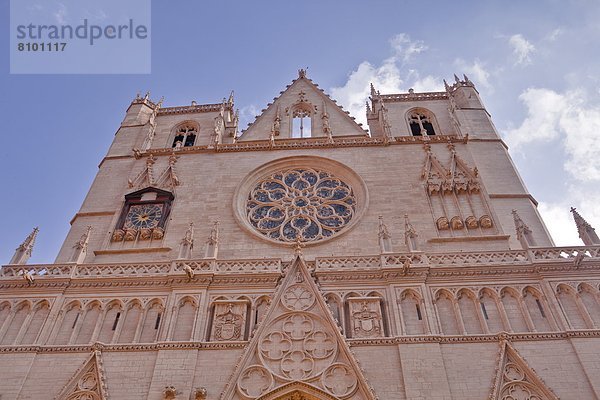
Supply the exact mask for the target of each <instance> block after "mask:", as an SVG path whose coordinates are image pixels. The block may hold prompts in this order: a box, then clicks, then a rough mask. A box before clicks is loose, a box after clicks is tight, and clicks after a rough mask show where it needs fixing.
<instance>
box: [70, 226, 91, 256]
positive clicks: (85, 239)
mask: <svg viewBox="0 0 600 400" xmlns="http://www.w3.org/2000/svg"><path fill="white" fill-rule="evenodd" d="M91 232H92V226H91V225H90V226H88V227H87V228H86V231H85V232H84V234H83V235H81V237H80V238H79V240H78V241H77V242H75V245H74V246H73V255H72V256H71V262H74V263H77V264H81V263H82V262H83V261H84V260H85V256H86V254H87V248H88V243H89V241H90V233H91Z"/></svg>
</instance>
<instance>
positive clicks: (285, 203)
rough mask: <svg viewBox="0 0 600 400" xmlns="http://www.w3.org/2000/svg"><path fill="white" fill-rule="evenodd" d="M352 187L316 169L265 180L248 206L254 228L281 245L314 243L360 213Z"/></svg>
mask: <svg viewBox="0 0 600 400" xmlns="http://www.w3.org/2000/svg"><path fill="white" fill-rule="evenodd" d="M356 204H357V202H356V198H355V195H354V192H353V189H352V187H351V186H350V184H348V183H346V182H345V181H343V180H342V179H341V178H339V177H337V176H335V175H334V174H332V173H330V172H327V171H324V170H321V169H316V168H288V169H284V170H279V171H277V172H274V173H272V174H271V175H268V176H266V177H264V178H262V179H261V180H260V181H259V182H258V183H256V184H255V185H254V187H253V188H252V190H251V191H250V194H249V195H248V199H247V202H246V214H247V218H248V221H249V222H250V224H251V225H252V226H253V227H254V228H255V229H256V230H257V231H258V232H260V233H261V234H262V235H264V236H266V237H268V238H269V239H273V240H277V241H281V242H292V243H293V242H297V241H301V242H312V241H318V240H321V239H326V238H329V237H331V236H333V235H335V234H336V233H337V232H339V231H340V230H342V229H343V228H344V227H346V226H347V225H348V224H349V223H350V221H351V220H352V219H353V217H354V215H355V213H356Z"/></svg>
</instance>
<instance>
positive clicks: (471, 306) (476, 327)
mask: <svg viewBox="0 0 600 400" xmlns="http://www.w3.org/2000/svg"><path fill="white" fill-rule="evenodd" d="M457 297H458V308H459V309H460V315H461V317H462V320H463V324H464V327H465V330H466V331H467V333H469V334H479V333H483V330H482V329H481V322H480V320H479V315H478V313H477V309H476V308H475V307H476V305H475V304H476V303H475V295H474V294H473V292H471V291H469V290H467V289H463V290H461V291H460V292H459V293H458V296H457Z"/></svg>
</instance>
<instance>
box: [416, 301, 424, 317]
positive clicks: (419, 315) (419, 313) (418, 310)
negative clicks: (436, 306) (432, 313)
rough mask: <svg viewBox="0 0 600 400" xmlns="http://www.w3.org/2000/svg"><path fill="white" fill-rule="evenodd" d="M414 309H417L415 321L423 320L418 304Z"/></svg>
mask: <svg viewBox="0 0 600 400" xmlns="http://www.w3.org/2000/svg"><path fill="white" fill-rule="evenodd" d="M415 307H416V308H417V319H418V320H419V321H421V320H422V319H423V316H422V315H421V307H419V305H418V304H415Z"/></svg>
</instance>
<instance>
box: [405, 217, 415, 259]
mask: <svg viewBox="0 0 600 400" xmlns="http://www.w3.org/2000/svg"><path fill="white" fill-rule="evenodd" d="M417 237H419V235H418V234H417V231H416V229H415V228H414V227H413V226H412V224H411V223H410V220H409V219H408V214H404V243H405V244H406V247H408V251H419V244H418V242H417Z"/></svg>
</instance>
